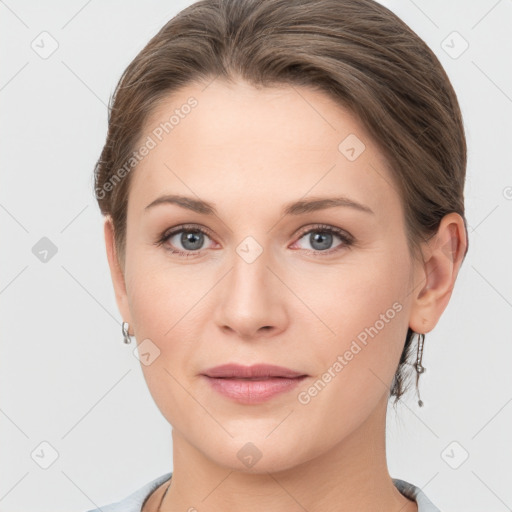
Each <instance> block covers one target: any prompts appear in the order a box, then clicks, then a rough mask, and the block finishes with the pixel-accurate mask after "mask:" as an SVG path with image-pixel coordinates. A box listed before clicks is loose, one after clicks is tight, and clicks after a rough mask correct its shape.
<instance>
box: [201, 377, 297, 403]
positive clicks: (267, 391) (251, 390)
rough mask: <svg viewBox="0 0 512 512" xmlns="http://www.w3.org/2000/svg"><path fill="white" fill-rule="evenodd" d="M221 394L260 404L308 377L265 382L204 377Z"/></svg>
mask: <svg viewBox="0 0 512 512" xmlns="http://www.w3.org/2000/svg"><path fill="white" fill-rule="evenodd" d="M203 377H204V378H205V379H207V380H208V382H209V383H210V386H212V388H213V389H214V390H215V391H217V392H219V393H220V394H222V395H224V396H226V397H228V398H231V399H233V400H235V401H237V402H239V403H243V404H258V403H261V402H265V401H266V400H269V399H270V398H272V397H274V396H276V395H278V394H280V393H284V392H287V391H291V390H292V389H294V388H295V387H296V386H298V385H299V384H300V383H301V382H302V381H303V380H304V379H305V378H306V376H302V377H297V378H294V379H289V378H285V377H273V378H269V379H265V380H245V379H227V378H217V377H208V376H206V375H204V376H203Z"/></svg>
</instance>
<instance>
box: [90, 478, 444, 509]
mask: <svg viewBox="0 0 512 512" xmlns="http://www.w3.org/2000/svg"><path fill="white" fill-rule="evenodd" d="M171 476H172V472H171V473H166V474H165V475H162V476H159V477H158V478H155V479H154V480H151V482H148V483H147V484H145V485H144V486H142V487H141V488H140V489H137V490H136V491H135V492H134V493H132V494H130V495H129V496H127V497H126V498H124V499H123V500H121V501H117V502H115V503H111V504H110V505H105V506H103V507H101V508H96V509H94V510H88V511H87V512H141V510H142V506H143V504H144V502H145V501H146V499H147V498H148V497H149V495H150V494H151V493H152V492H153V491H154V490H155V489H156V488H157V487H158V486H159V485H161V484H163V483H164V482H165V481H166V480H169V479H170V478H171ZM393 483H394V484H395V487H396V488H397V489H398V490H399V491H400V492H401V493H402V494H403V495H404V496H405V497H407V498H409V499H411V500H414V501H416V503H417V505H418V512H440V510H439V509H438V508H437V507H436V506H435V505H434V504H433V503H432V502H431V501H430V500H429V499H428V498H427V496H426V495H425V493H424V492H423V491H422V490H421V489H420V488H419V487H416V486H415V485H413V484H410V483H409V482H406V481H405V480H399V479H398V478H393Z"/></svg>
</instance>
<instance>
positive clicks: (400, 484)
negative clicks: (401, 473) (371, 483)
mask: <svg viewBox="0 0 512 512" xmlns="http://www.w3.org/2000/svg"><path fill="white" fill-rule="evenodd" d="M393 483H394V484H395V487H396V488H397V489H398V490H399V491H400V492H401V493H402V494H403V495H404V496H405V497H407V498H410V499H412V500H414V501H416V504H417V505H418V512H441V511H440V510H439V509H438V508H437V507H436V506H435V505H434V504H433V503H432V502H431V501H430V500H429V499H428V497H427V495H426V494H425V493H424V492H423V491H422V490H421V489H420V488H419V487H417V486H416V485H414V484H411V483H409V482H406V481H405V480H400V479H399V478H393Z"/></svg>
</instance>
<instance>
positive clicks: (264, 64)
mask: <svg viewBox="0 0 512 512" xmlns="http://www.w3.org/2000/svg"><path fill="white" fill-rule="evenodd" d="M465 169H466V142H465V136H464V129H463V122H462V118H461V113H460V109H459V106H458V103H457V98H456V95H455V93H454V91H453V88H452V86H451V84H450V81H449V79H448V77H447V75H446V73H445V72H444V70H443V69H442V67H441V65H440V63H439V61H438V60H437V58H436V57H435V55H434V54H433V53H432V51H431V50H430V49H429V48H428V47H427V45H426V44H425V43H424V42H423V41H422V40H421V39H420V38H419V37H418V36H417V35H416V34H415V33H414V32H413V31H411V29H410V28H409V27H407V25H405V24H404V23H403V22H402V21H401V20H400V19H398V18H397V17H396V16H395V15H394V14H393V13H392V12H390V11H389V10H388V9H386V8H385V7H383V6H381V5H379V4H377V3H375V2H373V1H371V0H357V1H355V0H301V1H300V2H290V1H289V0H265V1H263V0H203V1H200V2H197V3H195V4H193V5H191V6H190V7H188V8H186V9H184V10H183V11H181V12H180V13H179V14H178V15H177V16H176V17H174V18H173V19H172V20H170V21H169V22H168V23H167V24H166V25H165V26H164V27H163V28H162V29H161V30H160V31H159V32H158V34H157V35H156V36H155V37H153V39H152V40H151V41H150V42H149V43H148V44H147V46H146V47H145V48H144V49H143V50H142V51H141V52H140V53H139V55H137V57H136V58H135V59H134V60H133V62H132V63H131V64H130V65H129V66H128V68H127V69H126V71H125V72H124V74H123V76H122V77H121V80H120V83H119V84H118V87H117V89H116V92H115V95H114V101H113V103H112V105H111V111H110V116H109V130H108V135H107V140H106V143H105V146H104V149H103V152H102V154H101V157H100V159H99V160H98V164H97V167H96V170H95V181H96V182H95V187H96V197H97V199H98V203H99V206H100V208H101V211H102V213H103V215H105V224H104V228H105V241H106V247H107V255H108V261H109V265H110V270H111V274H112V281H113V285H114V289H115V294H116V300H117V304H118V307H119V310H120V312H121V314H122V317H123V320H124V321H123V324H122V330H123V335H124V340H125V341H126V342H130V341H131V338H132V337H135V339H136V342H137V345H138V353H139V357H140V360H141V363H142V370H143V372H144V377H145V379H146V382H147V384H148V387H149V390H150V392H151V394H152V396H153V398H154V400H155V402H156V404H157V406H158V407H159V409H160V411H161V412H162V414H163V415H164V417H165V418H166V419H167V420H168V421H169V423H170V424H171V425H172V436H173V437H172V439H173V451H174V453H173V472H172V473H170V472H169V473H167V474H165V475H162V476H160V477H158V478H156V479H155V480H153V481H151V482H149V483H147V484H146V485H145V486H144V487H142V488H141V489H138V490H137V491H136V492H134V493H133V494H132V495H130V496H128V497H127V498H125V499H124V500H122V501H121V502H118V503H115V504H112V505H111V506H110V507H102V510H103V511H107V510H108V511H111V512H112V511H121V510H122V511H123V512H129V511H130V512H131V511H141V510H142V511H143V512H158V511H160V512H163V511H165V512H171V511H177V510H190V511H192V510H199V511H219V510H222V511H224V512H226V511H231V510H244V511H260V510H265V511H283V510H287V511H295V510H296V511H302V510H307V511H309V512H314V511H318V510H333V511H334V510H336V511H343V512H344V511H349V510H350V511H353V510H358V511H366V510H368V511H369V510H386V511H388V510H389V511H397V512H398V511H401V512H412V511H419V512H433V511H438V509H437V508H436V507H435V505H434V504H433V503H432V502H431V501H430V500H429V499H428V497H427V496H426V495H425V493H424V492H423V491H421V489H419V488H418V487H417V486H415V485H414V484H412V483H410V482H406V481H404V480H399V479H393V478H391V476H390V475H389V472H388V469H387V463H386V447H385V427H386V409H387V404H388V401H389V399H390V398H394V401H395V404H396V403H397V401H398V400H399V399H400V397H401V396H402V395H403V394H404V392H405V391H406V389H407V385H406V382H407V378H408V377H409V376H410V371H409V370H410V368H411V366H412V370H413V372H415V374H416V386H417V385H418V380H417V379H418V377H419V375H420V374H421V373H422V372H423V371H424V367H423V366H422V354H423V341H424V335H425V333H427V332H430V331H431V330H432V329H433V328H434V327H435V325H436V324H437V322H438V320H439V318H440V316H441V314H442V313H443V311H444V310H445V308H446V306H447V304H448V301H449V299H450V296H451V293H452V290H453V287H454V284H455V280H456V277H457V274H458V272H459V269H460V266H461V264H462V262H463V260H464V257H465V255H466V252H467V249H468V243H467V228H466V221H465V217H464V198H463V190H464V179H465ZM414 339H416V340H417V342H416V343H413V341H414ZM419 405H420V406H421V401H420V402H419ZM171 476H172V479H171Z"/></svg>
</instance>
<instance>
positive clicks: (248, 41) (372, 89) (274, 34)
mask: <svg viewBox="0 0 512 512" xmlns="http://www.w3.org/2000/svg"><path fill="white" fill-rule="evenodd" d="M216 77H220V78H222V79H223V80H226V81H231V82H234V81H236V80H237V79H240V78H241V79H243V80H245V81H246V82H248V83H250V84H252V85H254V86H256V87H259V86H263V87H265V86H273V85H287V84H288V85H299V86H306V87H312V88H314V89H316V90H319V91H323V92H325V93H326V94H327V95H328V96H329V97H331V98H333V99H334V100H335V101H336V102H338V103H339V104H340V105H342V106H344V107H346V108H348V109H349V110H350V111H351V112H353V113H354V114H355V115H356V116H357V117H358V118H359V119H360V121H361V122H362V123H363V124H364V126H365V127H366V129H367V130H368V132H369V133H370V135H371V136H372V138H373V140H374V142H375V143H376V144H377V146H378V147H379V148H380V149H381V151H382V153H383V154H384V156H385V157H386V159H387V161H388V162H389V164H390V165H389V166H390V169H391V170H392V173H393V176H394V178H395V184H396V186H397V187H398V190H399V192H400V195H401V198H402V202H403V203H402V204H403V206H404V212H405V223H406V230H407V239H408V243H409V249H410V251H411V254H413V255H414V256H416V257H421V253H420V251H419V244H420V243H421V242H422V241H424V240H426V239H427V238H428V237H430V236H432V235H434V234H435V233H436V231H437V228H438V227H439V223H440V221H441V219H442V218H443V216H444V215H446V214H447V213H450V212H456V213H458V214H460V215H461V216H462V218H463V219H464V224H465V229H466V234H467V227H466V219H465V216H464V197H463V194H464V180H465V173H466V140H465V135H464V126H463V121H462V115H461V112H460V108H459V105H458V102H457V98H456V95H455V92H454V90H453V87H452V85H451V83H450V80H449V78H448V76H447V75H446V73H445V71H444V69H443V68H442V66H441V64H440V62H439V61H438V59H437V57H436V56H435V55H434V53H433V52H432V51H431V50H430V49H429V47H428V46H427V45H426V44H425V43H424V42H423V41H422V40H421V39H420V38H419V36H418V35H417V34H416V33H415V32H413V31H412V30H411V29H410V28H409V27H408V26H407V25H406V24H405V23H404V22H403V21H401V20H400V19H399V18H398V17H397V16H396V15H395V14H393V13H392V12H391V11H390V10H388V9H387V8H385V7H383V6H382V5H380V4H378V3H376V2H375V1H373V0H294V1H290V0H201V1H198V2H196V3H194V4H192V5H190V6H189V7H187V8H185V9H184V10H182V11H181V12H179V13H178V14H177V15H176V16H175V17H174V18H172V19H171V20H170V21H168V22H167V23H166V24H165V25H164V26H163V27H162V28H161V29H160V31H159V32H158V33H157V34H156V35H155V36H154V37H153V38H152V39H151V40H150V41H149V43H148V44H147V45H146V46H145V48H143V50H142V51H141V52H140V53H139V54H138V55H137V56H136V57H135V59H134V60H133V61H132V62H131V63H130V65H129V66H128V67H127V69H126V70H125V71H124V73H123V75H122V76H121V78H120V80H119V83H118V85H117V87H116V89H115V91H114V94H113V95H112V97H111V99H110V105H109V118H108V134H107V138H106V142H105V145H104V148H103V150H102V152H101V156H100V158H99V160H98V162H97V164H96V167H95V176H94V178H95V192H96V199H97V200H98V203H99V206H100V209H101V212H102V214H103V215H109V216H110V217H111V218H112V222H113V225H114V232H115V244H116V249H117V252H118V255H119V256H118V257H119V263H120V265H121V267H122V268H124V254H125V253H124V251H125V242H126V212H127V201H128V193H129V187H130V182H131V180H130V176H131V174H132V173H131V172H129V169H128V170H127V169H126V162H127V161H130V158H131V157H132V155H133V151H134V149H135V147H136V143H137V141H138V140H139V139H140V137H141V136H142V130H143V128H144V123H145V121H146V120H147V119H148V117H149V116H150V114H151V113H152V112H153V111H154V109H155V108H156V107H157V106H158V103H159V101H160V100H162V99H164V98H165V97H166V96H168V95H169V94H170V93H172V92H175V91H177V90H178V89H180V88H182V87H184V86H186V85H187V84H190V83H192V82H205V83H207V82H209V81H211V80H213V79H214V78H216ZM135 167H136V166H135ZM122 169H124V172H120V171H121V170H122ZM120 178H122V179H120ZM106 192H108V193H106ZM467 249H468V248H467V247H466V252H465V253H464V258H465V256H466V253H467ZM414 334H416V333H415V332H414V331H412V330H411V329H410V328H409V329H408V332H407V336H406V340H405V345H404V349H403V352H402V355H401V358H400V362H399V365H398V368H397V371H396V374H395V378H394V381H393V384H392V389H391V394H390V396H395V403H396V402H397V401H398V400H399V398H400V397H401V395H402V394H403V393H404V391H405V389H404V381H405V377H406V373H405V365H406V364H408V360H409V357H410V352H412V350H411V349H412V347H411V345H412V339H413V336H414Z"/></svg>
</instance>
